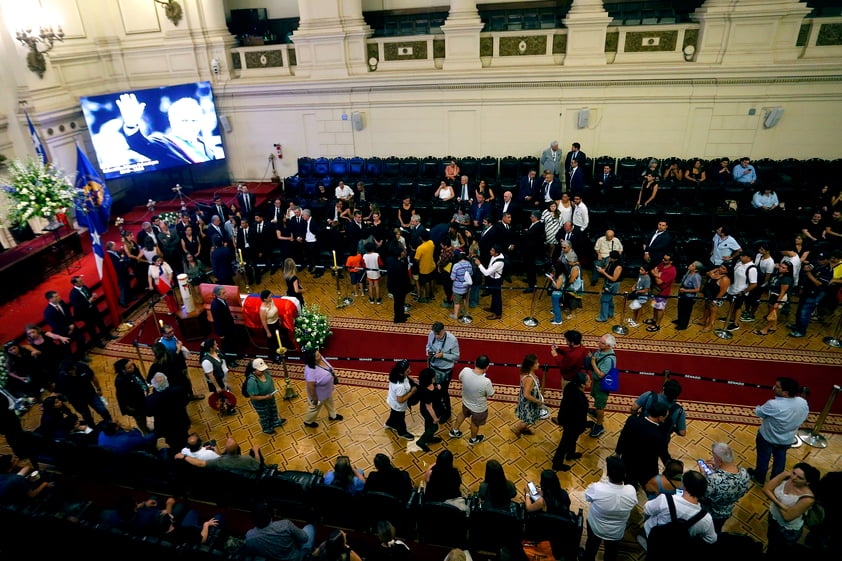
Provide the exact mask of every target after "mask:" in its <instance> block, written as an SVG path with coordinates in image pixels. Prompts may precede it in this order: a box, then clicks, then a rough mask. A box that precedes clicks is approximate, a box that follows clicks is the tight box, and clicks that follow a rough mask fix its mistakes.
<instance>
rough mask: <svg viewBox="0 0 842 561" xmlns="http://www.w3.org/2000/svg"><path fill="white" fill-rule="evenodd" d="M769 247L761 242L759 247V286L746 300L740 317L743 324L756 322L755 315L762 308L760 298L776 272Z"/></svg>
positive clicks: (755, 257)
mask: <svg viewBox="0 0 842 561" xmlns="http://www.w3.org/2000/svg"><path fill="white" fill-rule="evenodd" d="M768 245H769V244H768V243H767V242H760V244H759V245H758V247H757V255H755V256H754V266H755V267H757V286H756V287H755V288H754V290H752V291H751V293H750V294H749V295H748V298H747V299H746V307H745V310H743V313H742V315H740V321H741V322H743V323H751V322H753V321H754V320H755V318H754V314H755V312H757V308H758V307H760V298H761V297H762V296H763V291H764V290H765V289H766V284H767V283H768V282H769V277H770V276H771V275H772V273H774V272H775V259H774V258H773V257H772V254H771V253H770V252H769V248H768V247H766V246H768Z"/></svg>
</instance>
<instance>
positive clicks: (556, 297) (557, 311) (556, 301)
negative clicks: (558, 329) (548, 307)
mask: <svg viewBox="0 0 842 561" xmlns="http://www.w3.org/2000/svg"><path fill="white" fill-rule="evenodd" d="M563 296H564V293H563V292H562V291H560V290H553V291H552V293H550V299H552V301H553V321H554V322H556V323H561V298H562V297H563Z"/></svg>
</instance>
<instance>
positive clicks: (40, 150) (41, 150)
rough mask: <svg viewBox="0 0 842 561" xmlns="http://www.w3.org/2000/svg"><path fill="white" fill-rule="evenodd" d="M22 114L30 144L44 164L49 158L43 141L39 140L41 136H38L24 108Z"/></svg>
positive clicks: (48, 161) (47, 162)
mask: <svg viewBox="0 0 842 561" xmlns="http://www.w3.org/2000/svg"><path fill="white" fill-rule="evenodd" d="M23 114H24V115H26V124H27V125H29V136H30V137H32V144H33V146H35V153H36V154H37V155H38V159H39V160H41V162H42V163H43V164H44V165H45V166H46V165H47V164H49V163H50V159H49V158H48V157H47V149H46V148H45V147H44V143H43V142H41V137H40V136H38V131H36V130H35V127H34V126H33V125H32V120H31V119H30V118H29V113H27V112H26V110H24V112H23Z"/></svg>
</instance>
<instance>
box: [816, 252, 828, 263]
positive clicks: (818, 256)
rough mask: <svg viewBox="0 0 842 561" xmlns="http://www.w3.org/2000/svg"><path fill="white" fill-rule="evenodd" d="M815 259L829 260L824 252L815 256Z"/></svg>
mask: <svg viewBox="0 0 842 561" xmlns="http://www.w3.org/2000/svg"><path fill="white" fill-rule="evenodd" d="M816 259H817V260H819V261H821V260H822V259H830V256H829V255H828V254H827V253H825V252H824V251H822V252H820V253H819V254H818V255H816Z"/></svg>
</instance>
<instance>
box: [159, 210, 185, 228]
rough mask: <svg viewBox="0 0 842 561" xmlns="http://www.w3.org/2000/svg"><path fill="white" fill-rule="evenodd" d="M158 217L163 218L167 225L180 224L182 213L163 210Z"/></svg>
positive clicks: (162, 220)
mask: <svg viewBox="0 0 842 561" xmlns="http://www.w3.org/2000/svg"><path fill="white" fill-rule="evenodd" d="M158 218H160V219H161V222H166V223H167V226H175V225H176V224H178V222H179V220H180V219H181V215H179V213H177V212H172V211H170V212H162V213H161V214H159V215H158Z"/></svg>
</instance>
